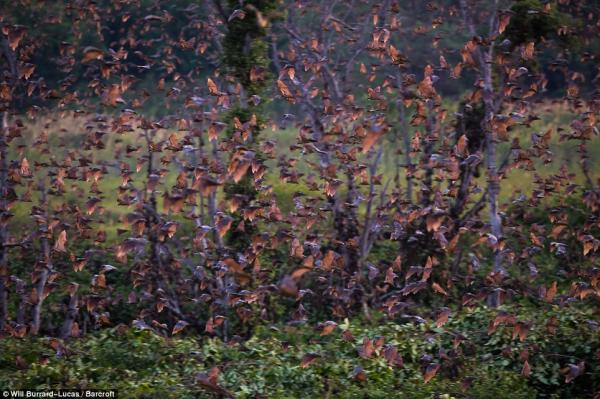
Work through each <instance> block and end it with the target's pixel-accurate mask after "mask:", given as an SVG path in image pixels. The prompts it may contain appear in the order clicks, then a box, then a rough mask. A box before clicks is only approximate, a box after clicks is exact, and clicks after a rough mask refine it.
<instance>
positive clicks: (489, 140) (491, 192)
mask: <svg viewBox="0 0 600 399" xmlns="http://www.w3.org/2000/svg"><path fill="white" fill-rule="evenodd" d="M460 6H461V11H462V14H463V18H464V21H465V23H466V25H467V28H468V29H469V32H470V34H471V35H472V36H476V34H477V32H476V30H475V25H474V23H473V21H472V19H471V15H470V14H469V8H468V4H467V1H466V0H460ZM497 7H498V0H495V1H494V3H493V6H492V11H491V17H490V21H489V32H488V39H489V41H490V44H488V46H487V48H486V49H485V50H483V49H481V48H477V49H476V50H475V55H476V58H477V63H478V64H479V65H478V66H479V73H480V77H481V79H482V80H483V103H484V107H485V118H484V120H483V122H482V126H481V128H482V130H483V132H484V134H485V158H486V160H485V164H486V174H487V200H488V203H487V205H488V208H489V223H490V233H491V234H493V235H494V236H495V237H496V238H497V239H500V238H501V237H502V220H501V218H500V214H499V211H498V196H499V194H500V180H499V175H498V165H497V160H496V158H497V154H496V152H497V145H496V137H495V134H494V130H493V126H492V119H493V117H494V113H495V112H496V110H498V109H499V108H500V104H496V103H495V101H494V85H493V81H492V78H493V76H492V63H493V59H494V42H493V40H491V39H490V38H492V37H493V35H494V34H495V31H496V30H497V23H498V18H497V15H496V11H497ZM503 271H504V269H503V267H502V252H501V251H499V250H497V249H496V250H495V251H494V272H496V273H502V272H503Z"/></svg>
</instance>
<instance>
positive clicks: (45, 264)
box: [30, 182, 52, 335]
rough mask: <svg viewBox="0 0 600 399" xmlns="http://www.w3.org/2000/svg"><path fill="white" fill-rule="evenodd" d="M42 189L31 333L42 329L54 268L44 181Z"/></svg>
mask: <svg viewBox="0 0 600 399" xmlns="http://www.w3.org/2000/svg"><path fill="white" fill-rule="evenodd" d="M39 191H40V203H41V206H42V208H43V212H44V224H43V225H42V226H41V227H40V229H39V232H40V244H41V250H42V261H41V262H38V264H37V266H36V268H38V267H39V268H41V270H39V271H38V274H37V281H36V285H35V304H34V306H33V312H32V321H31V329H30V333H31V335H37V334H38V333H39V331H40V325H41V319H42V306H43V304H44V299H45V296H44V290H45V288H46V283H47V282H48V275H49V274H50V271H51V270H52V258H51V254H50V242H49V240H48V235H49V234H50V232H49V229H48V194H47V191H46V187H45V185H44V183H43V182H40V184H39Z"/></svg>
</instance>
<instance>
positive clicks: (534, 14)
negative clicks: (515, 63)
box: [502, 0, 572, 48]
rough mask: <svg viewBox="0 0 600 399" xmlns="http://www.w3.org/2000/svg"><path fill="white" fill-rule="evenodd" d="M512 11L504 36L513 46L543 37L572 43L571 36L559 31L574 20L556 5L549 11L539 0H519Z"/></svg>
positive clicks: (566, 43) (537, 40)
mask: <svg viewBox="0 0 600 399" xmlns="http://www.w3.org/2000/svg"><path fill="white" fill-rule="evenodd" d="M511 11H512V12H513V13H514V14H513V16H512V17H511V19H510V23H509V24H508V26H507V27H506V31H505V32H504V34H503V36H502V37H503V38H507V39H509V40H510V41H511V46H512V48H515V47H518V46H520V45H522V44H526V43H528V42H539V41H540V40H541V39H542V38H543V39H546V40H547V39H558V41H559V43H561V44H562V45H563V46H566V45H568V44H569V43H570V40H571V38H569V37H567V36H564V35H563V36H559V35H558V32H557V31H558V29H559V28H560V27H561V26H564V25H567V26H568V25H571V24H572V21H571V20H570V19H569V18H568V16H567V15H566V14H563V13H561V12H559V11H558V10H557V9H556V7H553V8H551V9H550V10H549V11H547V10H545V9H544V3H542V2H541V1H539V0H518V1H516V2H515V3H514V4H513V6H512V7H511Z"/></svg>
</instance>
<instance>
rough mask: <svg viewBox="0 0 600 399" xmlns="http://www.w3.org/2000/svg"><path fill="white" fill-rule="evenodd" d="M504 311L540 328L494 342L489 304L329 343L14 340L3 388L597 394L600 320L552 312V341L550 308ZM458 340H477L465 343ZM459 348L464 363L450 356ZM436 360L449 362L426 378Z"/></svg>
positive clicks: (313, 339) (127, 335)
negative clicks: (580, 365)
mask: <svg viewBox="0 0 600 399" xmlns="http://www.w3.org/2000/svg"><path fill="white" fill-rule="evenodd" d="M502 311H504V312H507V313H510V312H517V311H518V312H519V313H518V314H519V316H518V317H519V320H527V321H529V322H531V323H532V328H531V329H530V331H529V333H528V334H527V336H526V337H524V339H523V341H521V340H520V339H519V338H518V337H515V338H514V339H513V331H512V329H511V328H508V327H506V326H504V327H503V326H499V327H498V328H497V329H496V330H495V331H494V332H492V333H491V334H489V335H488V325H487V323H488V320H490V318H491V317H492V318H493V314H494V313H497V312H498V310H492V309H487V308H484V307H478V308H473V309H464V310H462V311H460V312H458V313H457V314H456V316H451V317H450V319H449V320H448V322H447V323H446V324H445V325H444V326H443V327H440V328H438V327H437V326H436V325H435V324H432V323H429V322H424V323H420V324H414V323H404V324H399V323H398V322H397V321H394V320H383V319H382V320H379V321H378V323H377V325H370V324H367V323H364V322H359V321H358V320H356V321H348V320H346V321H344V322H343V323H341V324H340V325H339V326H338V327H337V328H336V329H335V330H334V331H333V332H332V333H331V334H327V335H323V336H321V335H320V334H319V329H314V328H312V327H309V326H306V325H300V326H290V325H280V326H278V327H259V328H258V329H257V330H256V331H255V334H254V336H253V337H252V338H251V339H250V340H248V341H245V342H243V343H239V342H236V340H235V339H233V340H232V341H231V342H229V343H224V342H222V341H220V340H219V339H217V338H204V339H198V338H194V337H192V336H188V337H180V338H167V337H163V336H161V335H158V334H155V333H153V332H151V331H148V330H144V331H138V330H135V329H129V328H126V327H125V326H119V327H116V328H113V329H110V330H103V331H101V332H98V333H96V334H93V335H88V336H86V338H85V339H82V340H73V341H70V342H68V343H66V344H64V347H63V343H61V342H59V341H57V340H49V339H43V338H26V339H22V340H16V339H6V340H2V341H0V350H1V352H0V353H1V355H0V369H1V370H2V373H0V386H2V387H11V388H84V387H88V388H106V389H108V388H116V389H118V390H119V394H120V395H121V397H126V398H127V397H135V398H155V397H156V398H158V397H160V398H188V397H189V398H192V397H193V398H197V397H207V398H209V397H215V396H214V395H217V394H215V393H212V392H211V391H210V390H207V389H206V388H204V387H203V386H202V385H201V384H199V383H198V381H197V377H198V374H199V373H202V372H207V371H208V370H210V369H211V368H212V367H215V366H216V367H218V368H219V369H220V375H219V380H218V381H219V386H221V387H223V388H225V389H227V390H228V391H230V392H231V393H232V394H233V395H234V396H235V397H239V398H263V397H265V398H266V397H268V398H308V397H315V398H316V397H331V398H390V397H393V398H499V397H505V396H506V393H507V392H510V393H511V397H513V398H535V397H540V398H560V397H565V398H576V397H584V396H585V395H588V394H590V393H591V392H594V389H596V388H597V387H595V385H594V384H597V383H595V381H596V380H597V376H598V373H599V372H600V360H599V358H598V353H594V351H597V348H598V347H600V334H597V332H598V331H597V329H596V330H595V332H594V331H590V329H588V328H587V325H589V324H590V323H592V324H593V323H594V320H593V318H594V317H595V316H594V314H593V313H591V311H581V310H578V309H576V308H574V307H565V308H561V309H552V313H551V314H552V315H556V316H557V321H556V330H555V332H554V334H553V335H552V334H549V333H548V332H547V331H546V330H545V329H543V328H541V327H539V326H543V325H544V323H543V322H542V321H544V320H545V319H546V318H547V317H549V315H550V312H549V313H548V314H545V313H543V312H540V313H535V312H534V311H533V308H520V309H517V308H516V307H513V308H504V309H502ZM596 320H597V319H596ZM344 332H345V333H344ZM350 334H351V336H352V338H349V337H350ZM365 336H367V337H369V338H371V339H373V340H374V339H375V337H383V338H384V340H385V344H391V345H394V346H395V347H396V348H397V349H398V353H399V354H400V355H401V356H402V358H403V363H404V364H403V365H402V366H390V365H389V363H388V361H387V360H386V359H385V357H384V356H383V349H378V350H375V352H374V353H373V355H372V356H365V357H361V356H359V353H358V351H357V349H358V348H360V347H361V345H362V343H363V337H365ZM461 336H462V337H463V338H467V339H468V340H465V341H464V342H470V344H468V345H467V344H464V345H463V344H461V343H458V344H457V338H459V337H461ZM459 341H460V339H459ZM453 350H455V351H457V352H458V353H459V356H458V357H457V359H458V360H454V359H453V360H448V359H450V358H447V357H446V358H445V357H444V355H443V354H444V353H448V351H453ZM524 351H527V353H528V362H529V364H530V368H531V374H530V375H529V377H528V378H526V377H524V376H523V375H522V368H523V360H521V359H520V358H522V357H523V356H524V355H523V353H524ZM307 355H308V356H307ZM308 360H312V361H311V362H309V361H308ZM580 360H584V361H585V362H586V365H585V373H584V374H583V375H581V376H579V377H577V380H576V381H577V383H576V384H565V382H564V381H565V377H564V376H563V375H561V369H564V368H565V367H567V365H568V364H574V363H577V362H578V361H580ZM429 362H434V363H436V364H440V366H441V367H440V369H439V371H438V373H437V375H436V376H435V378H433V379H432V380H431V381H429V382H428V383H424V381H423V370H424V367H425V366H426V364H427V363H429ZM303 363H306V364H303ZM457 377H460V378H457ZM211 395H212V396H211Z"/></svg>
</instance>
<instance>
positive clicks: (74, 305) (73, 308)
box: [60, 292, 79, 339]
mask: <svg viewBox="0 0 600 399" xmlns="http://www.w3.org/2000/svg"><path fill="white" fill-rule="evenodd" d="M78 313H79V299H78V297H77V292H74V293H73V295H71V297H70V299H69V307H68V308H67V317H66V318H65V321H64V323H63V325H62V327H61V331H60V337H61V338H62V339H67V338H69V337H70V336H71V329H72V328H73V323H74V322H75V320H76V319H77V314H78Z"/></svg>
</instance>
